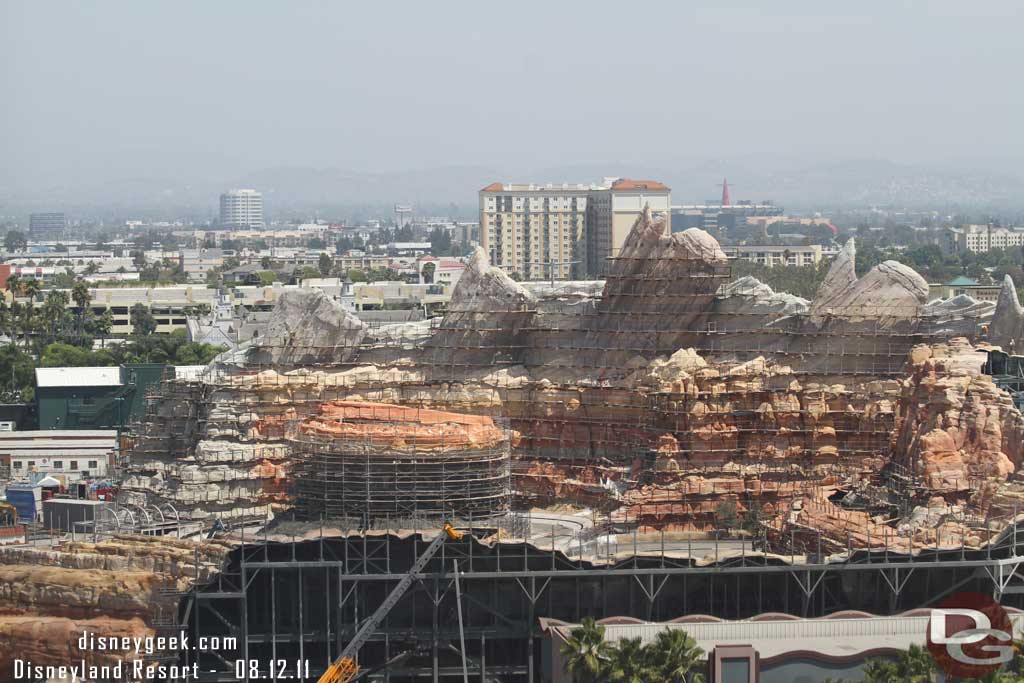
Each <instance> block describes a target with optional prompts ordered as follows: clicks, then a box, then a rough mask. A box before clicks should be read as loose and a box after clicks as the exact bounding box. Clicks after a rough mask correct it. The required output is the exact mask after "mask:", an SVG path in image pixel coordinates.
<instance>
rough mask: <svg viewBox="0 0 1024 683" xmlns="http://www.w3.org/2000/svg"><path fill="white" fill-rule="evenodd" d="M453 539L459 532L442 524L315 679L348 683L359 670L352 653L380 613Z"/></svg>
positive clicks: (381, 617)
mask: <svg viewBox="0 0 1024 683" xmlns="http://www.w3.org/2000/svg"><path fill="white" fill-rule="evenodd" d="M449 538H450V539H452V540H454V541H457V540H459V539H461V538H462V532H460V531H457V530H456V529H455V527H453V526H452V525H451V524H445V525H444V528H443V529H442V530H441V533H439V534H438V535H437V538H435V539H434V540H433V541H431V542H430V545H428V546H427V549H426V550H424V551H423V554H422V555H420V556H419V557H418V558H417V559H416V562H415V563H413V565H412V569H410V570H409V573H408V574H406V575H405V576H403V577H402V580H401V581H399V582H398V585H397V586H395V588H394V589H393V590H392V591H391V592H390V593H388V597H387V598H385V599H384V602H382V603H381V604H380V607H378V608H377V611H376V612H374V613H373V615H372V616H371V617H370V618H369V619H367V620H366V621H365V622H364V623H363V625H362V626H361V627H360V628H359V630H358V631H357V632H356V635H355V636H354V637H353V638H352V640H351V641H349V644H348V645H346V646H345V649H344V650H342V651H341V654H340V655H338V658H337V659H336V660H335V661H334V664H331V666H329V667H328V668H327V671H325V672H324V673H323V675H322V676H321V677H320V678H319V680H318V681H317V683H348V682H349V681H351V680H352V679H353V678H355V677H356V674H357V673H359V665H358V664H356V653H358V652H359V648H361V647H362V646H363V645H364V644H365V643H366V641H367V640H369V638H370V636H371V635H373V632H374V631H376V630H377V627H378V626H380V622H382V621H384V617H386V616H387V615H388V612H390V611H391V608H392V607H394V606H395V604H396V603H397V602H398V601H399V600H400V599H401V598H402V596H403V595H405V592H406V591H407V590H409V587H410V586H411V585H412V583H413V581H415V580H416V575H417V574H419V573H420V572H421V571H423V568H424V567H426V566H427V562H429V561H430V558H432V557H433V556H434V555H435V554H436V553H437V551H438V550H439V549H440V548H441V546H442V545H444V542H445V541H446V540H448V539H449Z"/></svg>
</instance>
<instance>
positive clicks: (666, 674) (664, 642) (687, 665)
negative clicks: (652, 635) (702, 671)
mask: <svg viewBox="0 0 1024 683" xmlns="http://www.w3.org/2000/svg"><path fill="white" fill-rule="evenodd" d="M651 649H652V657H653V659H654V662H655V664H656V666H657V671H658V675H659V676H660V679H661V680H663V681H666V683H686V682H687V681H689V680H691V678H692V674H693V672H694V670H696V669H698V668H700V667H701V666H702V661H701V660H702V659H703V656H704V651H703V650H701V649H700V648H699V647H697V641H696V640H694V639H693V638H692V637H691V636H690V634H689V633H687V632H686V631H684V630H682V629H678V628H668V629H664V630H662V631H659V632H658V636H657V638H656V639H655V641H654V642H653V643H651Z"/></svg>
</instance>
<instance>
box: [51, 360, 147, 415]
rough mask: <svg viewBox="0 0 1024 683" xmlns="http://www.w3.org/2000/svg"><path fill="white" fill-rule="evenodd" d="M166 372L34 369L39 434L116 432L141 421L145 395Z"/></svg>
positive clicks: (124, 367)
mask: <svg viewBox="0 0 1024 683" xmlns="http://www.w3.org/2000/svg"><path fill="white" fill-rule="evenodd" d="M165 369H166V366H164V365H162V364H159V363H135V364H132V365H122V366H115V367H90V368H36V391H35V394H36V407H37V414H38V416H39V428H40V429H118V428H122V427H124V426H125V425H127V424H129V423H131V422H133V421H137V420H140V419H142V415H143V411H144V410H145V399H146V391H147V389H149V388H150V387H153V386H156V384H157V383H159V381H160V378H161V377H163V374H164V371H165Z"/></svg>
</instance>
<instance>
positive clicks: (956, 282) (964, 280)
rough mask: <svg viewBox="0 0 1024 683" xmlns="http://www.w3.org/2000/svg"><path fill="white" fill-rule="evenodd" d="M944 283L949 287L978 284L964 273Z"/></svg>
mask: <svg viewBox="0 0 1024 683" xmlns="http://www.w3.org/2000/svg"><path fill="white" fill-rule="evenodd" d="M946 284H947V285H949V286H951V287H971V286H973V285H976V284H978V281H977V280H975V279H973V278H969V277H967V276H966V275H960V276H959V277H955V278H953V279H952V280H950V281H949V282H947V283H946Z"/></svg>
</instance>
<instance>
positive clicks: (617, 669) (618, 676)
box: [605, 638, 662, 683]
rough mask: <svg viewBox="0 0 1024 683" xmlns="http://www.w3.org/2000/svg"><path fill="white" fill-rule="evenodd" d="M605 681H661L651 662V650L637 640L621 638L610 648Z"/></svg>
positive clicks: (630, 682)
mask: <svg viewBox="0 0 1024 683" xmlns="http://www.w3.org/2000/svg"><path fill="white" fill-rule="evenodd" d="M605 680H607V681H608V683H650V681H655V680H657V681H661V680H662V679H660V678H658V669H657V666H656V665H655V664H654V661H653V650H652V649H651V648H650V647H645V646H644V645H643V644H642V642H641V640H640V639H639V638H623V639H622V640H620V641H619V642H618V645H616V646H615V647H614V648H612V651H611V656H610V659H609V662H608V665H607V670H606V674H605Z"/></svg>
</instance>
